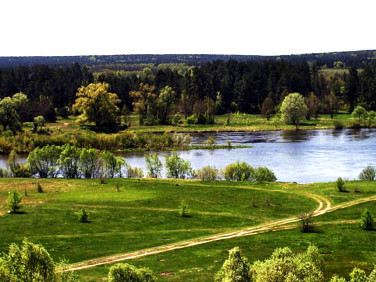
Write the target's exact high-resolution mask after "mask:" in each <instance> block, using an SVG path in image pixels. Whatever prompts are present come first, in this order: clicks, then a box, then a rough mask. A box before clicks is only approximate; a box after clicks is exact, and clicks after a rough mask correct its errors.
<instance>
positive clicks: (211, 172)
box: [195, 165, 220, 181]
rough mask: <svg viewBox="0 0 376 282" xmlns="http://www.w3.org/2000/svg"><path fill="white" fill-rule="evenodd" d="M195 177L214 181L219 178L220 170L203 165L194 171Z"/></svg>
mask: <svg viewBox="0 0 376 282" xmlns="http://www.w3.org/2000/svg"><path fill="white" fill-rule="evenodd" d="M195 173H196V175H197V178H199V179H200V180H201V181H214V180H218V179H220V172H219V170H218V169H217V168H216V167H215V166H210V165H208V166H204V167H203V168H201V169H198V170H197V171H196V172H195Z"/></svg>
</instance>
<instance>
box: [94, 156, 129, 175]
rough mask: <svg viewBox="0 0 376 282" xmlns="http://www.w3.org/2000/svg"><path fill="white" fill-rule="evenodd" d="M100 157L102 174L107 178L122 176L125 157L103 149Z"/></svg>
mask: <svg viewBox="0 0 376 282" xmlns="http://www.w3.org/2000/svg"><path fill="white" fill-rule="evenodd" d="M100 158H101V161H102V173H101V175H102V176H104V177H107V178H115V177H121V176H122V169H123V167H125V165H126V164H125V161H124V159H122V158H120V157H116V156H115V155H114V154H113V153H111V152H109V151H102V152H101V153H100Z"/></svg>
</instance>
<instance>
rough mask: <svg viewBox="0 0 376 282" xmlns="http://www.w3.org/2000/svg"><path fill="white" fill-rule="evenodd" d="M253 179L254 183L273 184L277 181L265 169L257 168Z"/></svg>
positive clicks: (271, 173)
mask: <svg viewBox="0 0 376 282" xmlns="http://www.w3.org/2000/svg"><path fill="white" fill-rule="evenodd" d="M255 177H256V181H260V182H261V181H268V182H274V181H276V180H277V177H276V176H275V174H274V172H273V171H272V170H270V169H268V168H267V167H262V166H260V167H258V168H256V170H255Z"/></svg>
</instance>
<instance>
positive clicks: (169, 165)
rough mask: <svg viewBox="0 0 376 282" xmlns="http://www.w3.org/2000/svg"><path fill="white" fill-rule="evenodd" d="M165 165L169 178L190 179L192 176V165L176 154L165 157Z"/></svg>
mask: <svg viewBox="0 0 376 282" xmlns="http://www.w3.org/2000/svg"><path fill="white" fill-rule="evenodd" d="M165 165H166V170H167V177H168V178H181V179H185V178H189V177H191V176H192V167H191V163H190V162H188V161H184V160H183V159H182V158H180V157H179V155H178V154H177V153H176V152H173V153H172V155H171V156H167V155H166V156H165Z"/></svg>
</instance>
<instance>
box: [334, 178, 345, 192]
mask: <svg viewBox="0 0 376 282" xmlns="http://www.w3.org/2000/svg"><path fill="white" fill-rule="evenodd" d="M336 184H337V189H338V191H339V192H346V189H345V181H343V179H342V178H341V177H338V179H337V182H336Z"/></svg>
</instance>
